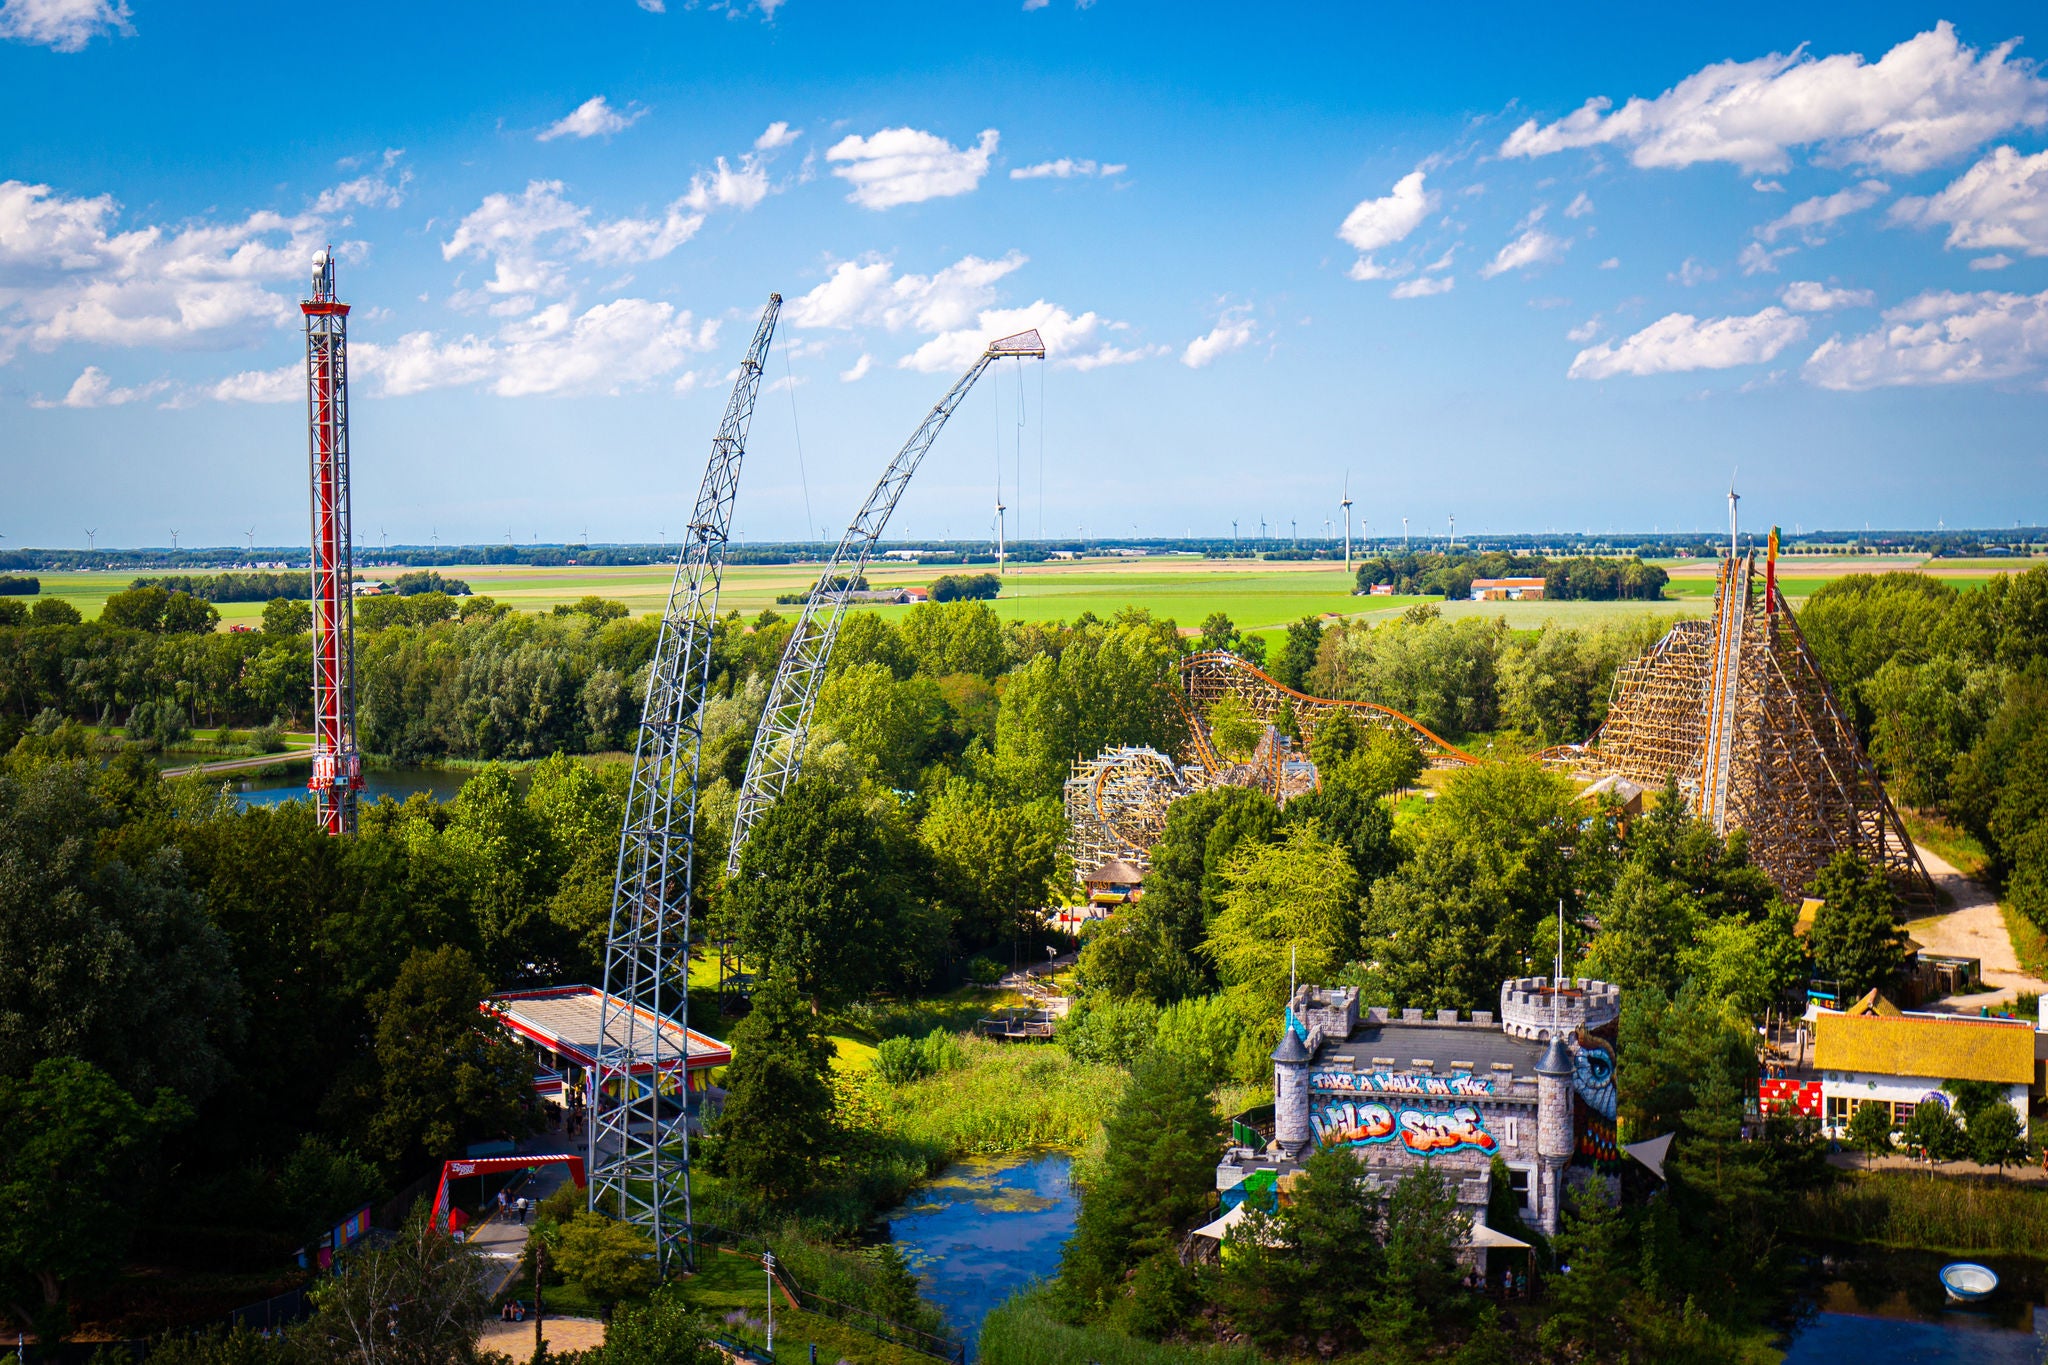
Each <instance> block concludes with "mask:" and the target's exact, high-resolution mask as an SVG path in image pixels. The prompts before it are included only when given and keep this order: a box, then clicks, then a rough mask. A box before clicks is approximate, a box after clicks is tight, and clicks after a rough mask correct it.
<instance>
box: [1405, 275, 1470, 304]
mask: <svg viewBox="0 0 2048 1365" xmlns="http://www.w3.org/2000/svg"><path fill="white" fill-rule="evenodd" d="M1457 282H1458V277H1457V276H1455V275H1425V276H1423V277H1422V278H1421V279H1419V280H1410V281H1408V282H1407V283H1406V284H1397V285H1395V286H1394V295H1393V296H1394V297H1395V298H1397V299H1426V298H1428V297H1429V296H1430V295H1431V294H1448V293H1450V292H1451V288H1452V286H1453V285H1455V284H1457Z"/></svg>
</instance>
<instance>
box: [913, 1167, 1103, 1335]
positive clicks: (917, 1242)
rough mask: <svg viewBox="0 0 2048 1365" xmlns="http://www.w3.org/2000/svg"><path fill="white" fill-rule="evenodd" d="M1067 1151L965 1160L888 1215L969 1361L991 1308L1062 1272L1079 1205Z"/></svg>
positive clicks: (929, 1297) (928, 1292)
mask: <svg viewBox="0 0 2048 1365" xmlns="http://www.w3.org/2000/svg"><path fill="white" fill-rule="evenodd" d="M1071 1164H1072V1160H1071V1158H1070V1157H1069V1156H1068V1155H1067V1154H1066V1153H1065V1152H1043V1153H1038V1154H1036V1155H1029V1156H1011V1157H970V1158H968V1159H967V1160H965V1161H960V1162H956V1163H954V1164H953V1165H951V1166H948V1167H947V1168H946V1169H945V1171H944V1172H943V1173H941V1174H940V1176H939V1178H938V1179H936V1180H934V1181H932V1182H931V1183H930V1184H927V1185H924V1186H921V1187H919V1189H918V1190H917V1192H916V1193H914V1194H913V1195H911V1196H910V1199H909V1201H908V1202H907V1203H905V1204H904V1206H903V1207H902V1208H900V1209H897V1210H896V1211H895V1212H894V1213H892V1214H890V1215H889V1235H890V1237H891V1238H892V1239H893V1240H894V1241H895V1242H896V1244H897V1245H898V1246H899V1247H900V1248H901V1249H902V1251H903V1256H904V1259H905V1260H906V1261H908V1262H909V1264H910V1267H911V1269H912V1270H914V1271H916V1272H917V1273H918V1274H919V1275H920V1276H921V1277H922V1278H923V1280H924V1291H925V1297H926V1298H928V1299H930V1300H931V1301H932V1302H933V1303H935V1304H937V1305H938V1307H939V1310H940V1311H941V1312H943V1313H944V1314H945V1315H946V1322H947V1323H948V1325H950V1326H952V1327H953V1328H955V1329H956V1330H958V1331H959V1332H960V1333H961V1334H962V1335H963V1336H965V1337H966V1339H967V1346H968V1351H969V1353H970V1354H972V1352H973V1350H974V1343H975V1339H976V1337H977V1336H979V1334H980V1332H981V1320H982V1319H983V1318H985V1317H987V1316H988V1311H989V1309H991V1308H993V1307H995V1306H996V1305H997V1304H999V1303H1001V1302H1002V1301H1003V1300H1004V1299H1006V1298H1008V1297H1009V1296H1010V1295H1011V1294H1012V1293H1013V1292H1015V1291H1016V1290H1018V1289H1020V1288H1022V1287H1023V1286H1024V1285H1025V1284H1027V1283H1029V1282H1030V1281H1032V1280H1035V1279H1041V1278H1044V1277H1046V1276H1049V1275H1051V1274H1052V1273H1053V1272H1054V1271H1056V1270H1058V1269H1059V1260H1060V1248H1061V1247H1062V1246H1064V1245H1065V1243H1066V1240H1067V1238H1068V1237H1069V1236H1071V1235H1072V1234H1073V1231H1074V1215H1075V1211H1076V1209H1077V1208H1078V1204H1077V1202H1076V1199H1075V1195H1074V1186H1073V1182H1072V1180H1071V1178H1070V1174H1069V1171H1070V1167H1071Z"/></svg>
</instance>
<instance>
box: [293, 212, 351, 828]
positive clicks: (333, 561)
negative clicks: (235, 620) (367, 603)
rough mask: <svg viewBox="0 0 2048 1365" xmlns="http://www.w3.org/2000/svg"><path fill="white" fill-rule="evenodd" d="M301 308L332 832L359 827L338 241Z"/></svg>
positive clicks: (317, 659) (316, 723)
mask: <svg viewBox="0 0 2048 1365" xmlns="http://www.w3.org/2000/svg"><path fill="white" fill-rule="evenodd" d="M299 311H301V312H302V313H304V314H305V315H306V426H307V454H308V460H309V463H310V466H311V474H312V483H313V556H312V564H313V775H312V777H311V778H310V779H309V780H308V781H307V783H306V786H307V788H308V790H310V791H311V792H312V793H313V796H314V800H315V802H316V803H317V805H318V807H319V812H320V823H321V825H323V826H324V827H325V828H326V830H327V832H328V833H329V834H351V833H354V832H355V827H356V793H357V792H358V791H361V790H362V786H363V756H362V753H361V751H360V750H359V749H357V747H356V655H355V601H354V596H355V559H354V549H353V542H352V541H351V540H350V537H349V488H348V305H347V304H345V303H343V302H341V301H340V300H339V299H337V298H336V297H335V295H334V249H333V248H332V247H329V248H328V249H327V250H325V251H322V252H319V253H318V254H316V255H315V256H314V257H313V297H312V298H310V299H308V300H306V301H305V302H304V303H301V304H300V305H299Z"/></svg>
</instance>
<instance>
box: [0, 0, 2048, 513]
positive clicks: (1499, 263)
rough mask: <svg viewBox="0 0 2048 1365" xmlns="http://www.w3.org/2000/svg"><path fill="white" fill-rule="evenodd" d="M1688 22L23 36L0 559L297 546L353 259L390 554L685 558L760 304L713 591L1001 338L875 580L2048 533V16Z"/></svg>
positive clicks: (1340, 16) (10, 22)
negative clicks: (329, 333)
mask: <svg viewBox="0 0 2048 1365" xmlns="http://www.w3.org/2000/svg"><path fill="white" fill-rule="evenodd" d="M1689 8H1691V9H1693V10H1696V11H1698V12H1693V13H1687V14H1684V15H1679V16H1663V15H1660V16H1659V17H1657V18H1656V19H1655V20H1653V21H1646V20H1645V19H1643V18H1642V17H1641V16H1642V7H1640V6H1629V7H1618V6H1617V7H1612V8H1609V9H1605V10H1596V9H1592V8H1589V7H1577V8H1575V9H1573V10H1572V11H1571V17H1570V19H1569V20H1552V19H1549V18H1547V17H1545V16H1543V15H1541V14H1537V13H1532V12H1528V11H1525V10H1521V9H1516V10H1509V9H1507V8H1505V7H1502V8H1500V9H1499V10H1495V11H1475V10H1470V9H1467V8H1466V7H1457V6H1435V7H1427V10H1426V11H1425V7H1420V6H1412V7H1405V8H1404V9H1402V10H1398V11H1396V10H1390V9H1388V8H1387V7H1371V8H1367V7H1356V6H1342V7H1339V6H1332V7H1327V8H1323V9H1314V8H1311V9H1307V10H1303V9H1292V10H1288V11H1284V12H1282V11H1273V10H1261V9H1258V8H1256V7H1253V8H1249V9H1248V8H1245V7H1242V6H1230V7H1208V6H1200V5H1173V6H1168V5H1136V4H1130V3H1125V0H1100V3H1096V4H1092V5H1085V6H1076V5H1075V4H1074V3H1073V0H1050V2H1049V3H1035V4H1027V5H1019V4H1017V3H1002V4H994V3H991V4H972V5H960V4H955V5H931V6H911V5H888V4H882V5H863V6H848V5H827V4H823V3H819V2H818V0H782V2H781V3H776V4H774V5H772V6H769V5H764V4H761V3H755V4H753V5H751V6H743V5H739V4H731V5H724V4H721V5H709V4H701V3H700V4H694V5H693V4H688V3H685V2H684V0H668V3H667V4H666V7H665V8H664V7H663V6H662V5H660V4H657V3H655V0H643V3H641V4H638V5H636V4H634V3H633V2H632V0H592V2H591V3H585V4H577V5H570V6H561V5H539V4H522V3H508V4H499V5H491V6H483V5H461V6H456V5H417V4H415V5H405V6H388V7H387V6H381V5H377V4H371V3H364V4H356V5H350V6H343V7H334V8H331V9H329V10H327V11H325V14H326V16H327V17H326V18H325V19H324V20H323V21H321V22H319V23H314V22H309V21H305V20H302V19H299V18H296V17H294V18H289V19H288V18H286V17H284V16H285V13H286V12H285V11H283V10H280V9H279V8H278V7H276V6H270V5H255V4H249V5H237V4H229V3H223V4H209V5H203V6H202V5H197V4H191V3H182V4H171V3H164V2H163V0H125V3H122V0H0V35H4V36H0V487H4V488H5V489H6V490H7V491H6V494H5V496H4V497H0V536H4V537H5V539H0V546H15V547H18V546H23V545H73V544H83V543H84V531H85V528H86V527H93V528H94V529H95V530H96V531H97V533H98V536H99V542H100V543H101V544H106V545H114V544H127V545H136V544H154V545H161V544H167V543H169V540H170V533H171V531H172V530H174V529H175V530H177V531H178V532H179V540H180V541H181V543H184V544H188V545H190V544H227V543H234V542H237V541H240V540H241V539H242V538H243V536H244V534H245V533H248V532H250V531H252V530H253V533H254V535H255V538H256V540H257V543H259V544H262V543H265V542H269V543H288V542H293V541H296V540H298V539H301V538H302V537H303V534H304V526H305V521H306V511H305V502H306V494H305V434H304V416H303V413H304V400H303V381H302V380H301V379H300V378H299V376H298V373H297V368H296V367H297V364H298V362H299V361H300V358H301V354H302V349H301V348H302V345H303V343H302V339H301V333H300V319H299V314H298V310H297V307H296V301H297V300H298V299H299V298H300V297H301V296H302V292H303V287H304V286H303V281H304V277H305V274H306V271H307V265H308V262H309V260H310V257H311V254H312V252H313V251H314V250H315V249H317V248H318V247H319V246H320V245H322V244H324V243H325V242H327V241H330V240H331V241H333V242H334V243H335V244H336V247H337V249H338V251H339V252H340V253H341V264H340V267H339V277H340V284H341V293H342V296H343V297H344V299H346V300H347V301H349V302H350V303H352V304H353V305H354V306H355V313H354V315H353V317H352V319H351V331H350V335H351V343H352V347H353V360H354V366H355V374H354V382H353V389H352V399H353V404H354V411H353V444H354V467H355V485H356V496H355V509H356V527H357V536H358V539H359V540H360V541H362V542H364V543H367V544H375V543H376V541H377V539H378V538H379V536H380V535H383V536H386V537H388V538H389V540H390V541H391V542H392V543H394V544H395V543H400V542H425V541H426V540H428V539H429V537H430V536H434V535H438V536H439V537H440V538H441V539H442V540H443V541H455V540H464V541H472V542H474V541H484V540H494V541H501V540H503V539H505V538H506V537H507V536H508V535H509V536H511V537H512V538H514V539H515V540H518V541H520V542H525V541H527V540H530V539H534V538H538V539H540V540H543V541H548V540H557V541H559V540H573V539H576V538H579V537H581V536H583V535H584V534H586V533H587V534H588V535H589V537H590V538H591V539H592V540H593V541H604V540H645V539H652V538H654V537H655V536H657V535H659V534H662V533H664V532H667V533H669V534H674V533H675V531H676V530H677V529H678V528H679V527H680V525H681V523H682V521H683V518H684V516H685V514H686V511H687V508H688V505H689V503H690V500H691V497H692V495H693V494H694V491H695V486H696V482H697V479H698V477H699V475H700V473H701V470H702V464H703V458H704V452H705V450H706V447H707V444H708V441H709V438H710V436H711V433H712V430H713V428H714V427H715V425H716V421H717V417H718V413H719V411H720V409H721V408H722V406H723V403H724V401H725V395H726V392H727V389H728V385H729V382H730V381H729V378H728V376H729V374H730V372H731V369H732V366H733V364H734V363H735V361H736V360H737V358H738V355H739V353H740V351H741V349H742V348H743V347H744V345H745V342H746V339H747V336H748V335H749V334H750V331H751V328H752V325H753V321H754V318H755V316H756V315H757V314H758V312H759V309H760V306H761V303H762V301H763V300H764V298H765V297H766V295H767V294H768V292H769V291H770V290H771V289H772V290H779V291H780V292H781V293H782V294H783V295H784V297H785V299H786V300H787V304H786V307H785V310H784V313H783V325H782V328H781V330H780V332H779V333H778V336H777V352H776V354H775V355H774V356H773V357H772V359H771V361H770V374H771V375H772V376H773V378H774V379H775V380H777V381H779V382H778V384H777V385H776V387H775V388H774V391H772V392H767V393H764V395H763V400H762V404H761V407H760V411H759V414H758V416H757V418H756V421H755V425H754V435H753V440H752V441H751V443H750V448H751V452H752V453H751V456H750V462H749V467H748V470H747V473H746V478H745V481H744V483H743V486H742V493H741V501H740V512H739V520H740V523H741V525H742V527H743V528H744V530H745V532H746V535H747V536H748V538H749V539H771V538H775V539H780V538H788V537H798V536H804V535H808V534H824V533H827V532H830V531H833V530H836V528H837V527H839V526H841V525H843V523H844V522H845V520H846V518H847V517H848V515H849V514H850V513H851V512H852V510H853V508H854V506H855V505H856V504H857V502H858V500H859V499H860V497H861V496H862V495H863V494H864V493H865V491H866V488H867V486H868V484H869V483H870V482H871V481H872V480H873V478H874V477H875V475H876V474H877V473H878V472H879V471H880V469H881V467H882V465H883V464H884V463H885V462H886V461H887V459H888V458H889V456H890V455H891V454H892V453H893V452H894V451H895V449H896V448H897V446H898V445H900V444H901V442H902V441H903V439H904V438H905V437H906V436H907V435H908V434H909V432H910V430H911V429H912V428H913V427H914V426H915V425H916V423H917V421H918V420H919V419H920V417H921V416H922V414H923V412H924V410H925V409H926V408H927V407H928V406H929V405H930V404H931V403H932V402H933V401H935V400H936V399H937V397H938V396H939V395H940V394H941V393H942V392H943V391H944V390H945V388H946V387H947V386H948V385H949V384H950V383H951V382H952V379H953V377H954V376H955V375H956V374H957V373H958V372H959V370H960V369H961V368H963V366H964V365H965V363H966V362H967V360H968V359H969V358H970V357H971V356H972V355H973V354H975V353H976V352H977V351H978V349H979V346H980V344H981V342H982V340H983V339H985V338H986V337H989V336H993V335H997V334H1000V333H1001V332H1004V331H1011V330H1016V329H1018V328H1019V327H1022V326H1030V325H1036V326H1039V327H1040V328H1041V330H1042V331H1043V332H1044V334H1045V336H1046V338H1047V341H1048V344H1049V346H1050V348H1051V355H1050V358H1049V360H1048V361H1047V363H1046V364H1044V365H1043V366H1032V367H1029V368H1026V369H1023V370H1022V373H1019V372H1018V371H1017V369H1016V368H1013V367H1015V366H1016V362H1011V364H1009V365H1005V366H1003V367H1001V368H1000V369H999V371H998V372H996V373H994V374H992V375H991V376H989V377H988V378H985V379H984V380H983V382H982V385H981V387H980V389H978V390H977V392H976V393H975V394H974V395H973V397H972V398H970V400H969V402H968V403H967V405H966V406H965V407H963V408H962V410H961V411H960V413H959V414H958V416H957V417H956V418H955V420H954V423H953V426H952V427H951V428H950V429H949V430H948V432H947V433H946V435H945V437H944V438H943V439H942V440H941V442H940V444H939V446H938V447H937V449H936V450H935V451H934V453H933V455H932V457H931V458H930V460H929V461H928V462H927V464H926V466H925V468H924V469H923V471H922V472H921V473H920V475H919V477H918V480H917V482H916V484H915V485H914V486H913V488H912V489H911V491H910V493H909V495H908V497H907V498H906V500H905V502H904V504H903V507H902V509H901V510H900V511H899V513H898V520H897V522H896V523H895V526H894V527H893V528H892V529H894V530H895V531H897V532H900V533H903V534H909V535H915V536H919V537H923V536H936V535H941V534H947V533H950V534H953V535H955V536H970V535H978V534H986V533H987V530H988V528H989V525H990V522H991V515H992V514H991V510H990V509H991V507H992V504H993V503H994V502H995V500H996V479H997V473H996V469H997V461H998V457H999V455H1000V458H1001V460H1002V468H1003V474H1002V479H1003V501H1004V502H1006V503H1007V504H1008V505H1009V506H1010V508H1011V509H1012V512H1011V522H1010V534H1011V535H1013V536H1016V535H1024V536H1031V535H1036V534H1038V533H1039V531H1040V528H1041V527H1043V529H1044V531H1045V532H1046V533H1047V534H1058V535H1071V534H1073V533H1074V532H1075V531H1076V530H1077V529H1078V528H1081V527H1086V528H1087V533H1088V534H1089V535H1090V536H1107V537H1112V538H1114V537H1121V536H1128V535H1130V534H1131V533H1132V532H1133V530H1135V531H1136V532H1137V533H1140V534H1146V535H1178V534H1182V533H1185V532H1187V531H1190V530H1192V531H1194V532H1195V533H1197V534H1228V533H1229V529H1230V523H1231V521H1232V520H1233V519H1236V520H1237V522H1238V523H1239V526H1240V528H1241V530H1242V531H1243V532H1244V533H1245V534H1252V533H1253V532H1254V530H1255V528H1256V526H1257V525H1258V523H1259V521H1260V519H1261V518H1262V517H1263V518H1264V519H1265V520H1266V523H1267V526H1268V528H1269V530H1272V531H1274V532H1276V533H1279V534H1285V533H1286V531H1287V525H1288V523H1289V522H1290V520H1291V521H1293V522H1295V523H1298V525H1299V528H1300V530H1301V532H1302V533H1303V534H1304V535H1307V534H1310V533H1319V532H1320V531H1321V529H1322V527H1323V524H1324V520H1325V518H1334V517H1337V516H1339V515H1340V514H1339V513H1338V511H1337V507H1336V503H1337V500H1338V498H1339V496H1340V490H1341V487H1342V483H1343V480H1344V478H1345V477H1346V473H1347V471H1348V473H1349V478H1350V481H1351V490H1352V495H1353V497H1354V499H1355V500H1356V502H1357V504H1358V507H1357V514H1358V515H1359V516H1361V517H1362V518H1364V519H1365V520H1366V521H1367V522H1368V523H1369V524H1370V526H1371V528H1372V530H1373V531H1374V532H1376V533H1384V532H1388V531H1398V530H1399V524H1400V521H1401V518H1403V517H1407V518H1409V519H1410V524H1411V526H1412V527H1413V529H1415V530H1416V531H1422V530H1425V529H1428V530H1432V531H1438V532H1440V531H1441V529H1442V528H1443V526H1444V525H1445V522H1446V519H1447V518H1448V517H1449V516H1452V515H1455V516H1456V517H1457V522H1458V526H1459V528H1460V529H1461V530H1472V531H1485V530H1493V531H1503V530H1515V529H1524V530H1544V529H1550V528H1564V529H1579V530H1585V529H1591V530H1595V531H1604V530H1607V529H1609V528H1628V529H1650V528H1652V527H1661V528H1667V529H1668V528H1671V527H1673V526H1680V527H1687V528H1690V527H1694V526H1702V527H1706V526H1712V525H1714V524H1715V523H1716V521H1717V520H1718V519H1719V518H1720V516H1721V515H1722V512H1721V508H1722V505H1723V504H1722V500H1721V499H1722V495H1723V493H1724V492H1725V489H1726V487H1727V484H1728V480H1729V476H1730V470H1731V468H1734V467H1739V470H1740V472H1739V482H1740V485H1741V487H1742V490H1743V492H1744V498H1745V500H1744V511H1745V515H1746V516H1753V517H1755V518H1756V519H1758V520H1760V521H1762V520H1773V521H1777V522H1780V523H1782V524H1784V525H1786V526H1788V527H1791V526H1795V525H1803V526H1806V527H1813V526H1816V525H1825V526H1832V527H1853V526H1859V525H1861V524H1864V523H1866V522H1867V523H1869V524H1872V525H1878V526H1929V527H1931V526H1933V525H1935V524H1936V523H1937V521H1945V522H1946V523H1947V524H1948V525H1950V526H1959V525H1972V526H1985V525H2002V524H2003V525H2009V524H2011V523H2012V522H2013V521H2014V520H2016V519H2017V520H2024V521H2026V522H2028V523H2029V524H2038V523H2042V522H2048V436H2044V434H2043V433H2044V431H2048V72H2044V70H2043V69H2042V68H2040V67H2038V66H2037V65H2036V63H2035V59H2034V58H2031V57H2029V55H2028V53H2029V52H2030V51H2033V52H2036V53H2038V52H2040V50H2041V47H2042V46H2043V45H2048V33H2044V32H2040V31H2038V30H2040V29H2042V28H2043V27H2044V26H2048V25H2044V21H2043V12H2042V11H2041V10H2040V8H2039V7H2038V6H2020V5H2007V6H1989V7H1972V8H1948V9H1928V8H1921V7H1902V6H1896V5H1864V6H1856V7H1849V6H1841V7H1838V8H1837V10H1836V12H1834V13H1821V12H1806V13H1792V12H1791V11H1792V10H1793V9H1794V7H1788V6H1770V7H1765V6H1753V7H1752V6H1741V5H1717V6H1699V7H1689ZM309 13H310V12H309ZM1020 418H1021V422H1022V426H1021V428H1020V426H1019V422H1020ZM1041 467H1042V470H1043V475H1042V480H1041V474H1040V470H1041ZM1041 486H1042V491H1041Z"/></svg>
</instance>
